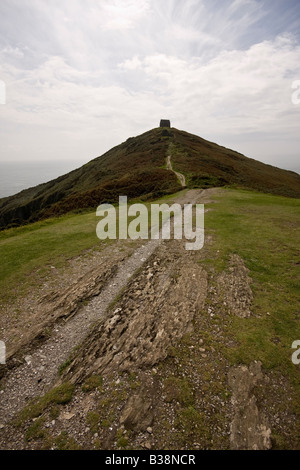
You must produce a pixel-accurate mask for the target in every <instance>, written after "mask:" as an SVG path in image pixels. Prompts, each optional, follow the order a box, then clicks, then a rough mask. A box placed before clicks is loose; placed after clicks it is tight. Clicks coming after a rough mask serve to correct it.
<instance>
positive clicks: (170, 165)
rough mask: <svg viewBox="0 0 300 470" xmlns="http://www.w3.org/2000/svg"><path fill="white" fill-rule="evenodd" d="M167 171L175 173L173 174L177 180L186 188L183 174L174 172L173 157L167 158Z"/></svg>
mask: <svg viewBox="0 0 300 470" xmlns="http://www.w3.org/2000/svg"><path fill="white" fill-rule="evenodd" d="M167 169H168V170H170V171H173V173H175V175H176V176H177V178H178V179H179V181H180V184H181V186H182V187H183V188H185V176H184V175H183V174H182V173H178V172H177V171H175V170H173V168H172V162H171V155H168V156H167Z"/></svg>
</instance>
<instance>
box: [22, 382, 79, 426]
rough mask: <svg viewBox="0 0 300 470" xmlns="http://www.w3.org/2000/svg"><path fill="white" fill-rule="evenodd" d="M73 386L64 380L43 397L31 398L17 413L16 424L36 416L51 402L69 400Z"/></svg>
mask: <svg viewBox="0 0 300 470" xmlns="http://www.w3.org/2000/svg"><path fill="white" fill-rule="evenodd" d="M74 389H75V386H74V385H73V384H71V383H69V382H66V383H64V384H62V385H59V386H58V387H55V388H53V389H52V390H50V391H49V392H47V393H46V394H45V395H44V396H43V397H41V398H38V399H34V400H32V402H31V403H29V404H28V405H27V406H26V407H25V408H24V409H23V410H22V411H21V413H20V414H19V415H18V417H17V418H16V420H15V425H16V426H21V425H22V424H23V423H24V422H26V421H28V420H29V419H33V418H37V417H38V416H40V415H41V414H42V413H43V411H44V410H45V409H46V408H47V407H48V406H49V405H53V404H57V405H64V404H66V403H68V402H69V401H71V399H72V396H73V392H74Z"/></svg>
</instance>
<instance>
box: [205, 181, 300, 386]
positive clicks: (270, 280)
mask: <svg viewBox="0 0 300 470" xmlns="http://www.w3.org/2000/svg"><path fill="white" fill-rule="evenodd" d="M216 199H217V200H218V203H217V204H211V206H210V207H211V209H213V210H211V211H209V212H207V214H206V216H205V227H206V235H207V234H209V233H210V232H211V233H213V236H214V240H215V242H214V244H213V248H212V249H211V250H210V255H209V257H208V259H207V260H206V261H204V262H206V264H207V265H208V266H209V264H212V265H213V266H214V268H215V269H217V270H219V271H221V270H223V269H224V268H225V267H226V261H227V260H228V259H229V256H230V254H231V253H237V254H238V255H240V256H241V257H242V258H243V260H244V261H245V264H246V266H247V267H248V269H249V270H250V274H249V275H250V277H251V279H252V284H251V288H252V291H253V293H254V305H253V313H254V315H253V317H252V318H248V319H247V320H245V319H240V318H237V317H234V318H233V319H232V324H231V327H230V329H231V331H230V332H229V333H231V334H234V336H235V337H236V339H237V341H238V343H239V346H238V347H236V348H230V350H228V351H226V354H227V355H228V357H229V358H230V360H231V361H232V362H233V363H250V362H251V361H252V360H261V361H262V363H263V365H264V367H266V368H269V369H274V368H278V369H280V370H281V371H283V372H285V373H286V372H290V373H291V374H292V376H293V377H294V378H295V380H296V376H297V374H298V370H297V368H296V367H295V366H294V365H293V364H292V362H291V352H292V350H291V345H292V342H293V341H294V340H295V339H299V338H300V325H299V312H300V304H299V299H300V288H299V246H300V236H299V234H300V230H299V228H300V201H299V200H296V199H290V198H285V197H279V196H271V195H266V194H261V193H256V192H252V191H245V190H239V191H237V190H225V192H224V193H223V194H222V196H219V197H217V198H216ZM298 379H299V377H298Z"/></svg>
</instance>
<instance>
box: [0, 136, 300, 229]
mask: <svg viewBox="0 0 300 470" xmlns="http://www.w3.org/2000/svg"><path fill="white" fill-rule="evenodd" d="M167 155H171V157H172V162H173V169H174V170H175V171H178V172H180V173H182V174H183V175H184V176H185V181H186V186H187V187H188V188H191V189H192V188H209V187H216V186H225V185H235V186H238V187H243V188H248V189H254V190H258V191H262V192H266V193H272V194H276V195H282V196H288V197H295V198H299V197H300V176H299V175H298V174H297V173H294V172H291V171H287V170H282V169H279V168H276V167H273V166H271V165H266V164H264V163H261V162H259V161H256V160H254V159H251V158H248V157H246V156H244V155H242V154H240V153H238V152H236V151H233V150H230V149H227V148H225V147H222V146H220V145H217V144H215V143H212V142H209V141H207V140H205V139H203V138H201V137H198V136H196V135H193V134H189V133H187V132H184V131H181V130H178V129H175V128H171V129H162V128H156V129H152V130H150V131H147V132H145V133H143V134H141V135H139V136H137V137H130V138H129V139H127V140H126V141H125V142H123V143H121V144H120V145H118V146H116V147H114V148H112V149H111V150H109V151H108V152H106V153H105V154H104V155H102V156H100V157H97V158H95V159H93V160H91V161H90V162H89V163H87V164H85V165H83V166H82V167H80V168H78V169H76V170H73V171H71V172H70V173H67V174H66V175H63V176H60V177H59V178H56V179H54V180H52V181H49V182H48V183H43V184H40V185H38V186H35V187H33V188H29V189H26V190H23V191H21V192H20V193H18V194H16V195H14V196H10V197H7V198H3V199H0V228H2V229H3V228H8V227H11V226H18V225H23V224H25V223H30V222H34V221H37V220H41V219H44V218H48V217H51V216H56V215H61V214H64V213H67V212H70V211H78V210H82V209H87V208H95V207H97V206H98V205H99V204H100V203H104V202H106V203H116V202H117V201H118V197H119V195H127V196H128V198H129V199H134V198H139V199H142V200H147V199H154V198H157V197H160V196H163V195H165V194H171V193H174V192H176V191H177V190H179V189H180V182H179V181H178V179H177V178H176V174H175V173H174V172H171V171H169V169H168V167H167V162H166V157H167Z"/></svg>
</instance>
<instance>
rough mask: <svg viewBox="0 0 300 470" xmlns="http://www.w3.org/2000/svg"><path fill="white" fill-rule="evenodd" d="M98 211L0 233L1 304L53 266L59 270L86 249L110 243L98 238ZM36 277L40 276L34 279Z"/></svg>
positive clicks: (26, 287)
mask: <svg viewBox="0 0 300 470" xmlns="http://www.w3.org/2000/svg"><path fill="white" fill-rule="evenodd" d="M96 224H97V219H96V216H95V211H93V212H88V213H86V214H80V215H78V214H77V215H75V214H72V215H70V214H69V215H64V216H62V217H56V218H52V219H48V220H45V221H42V222H36V223H34V224H30V225H27V226H23V227H19V228H14V229H9V230H5V231H3V232H1V233H0V257H1V273H0V292H1V301H2V302H4V301H8V300H13V299H14V297H15V295H16V293H18V294H19V293H20V292H21V293H22V292H25V291H26V289H28V288H30V287H31V285H32V284H35V282H36V277H41V278H42V277H43V276H45V275H47V273H48V272H49V271H51V266H54V267H56V268H59V267H61V266H64V265H65V263H66V261H67V260H68V259H70V258H72V257H74V256H78V255H79V254H80V253H82V252H83V251H85V250H88V249H91V248H95V249H101V248H102V247H103V246H105V245H106V244H107V243H109V241H102V240H101V241H100V240H99V239H98V238H97V236H96ZM35 275H37V276H35Z"/></svg>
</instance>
